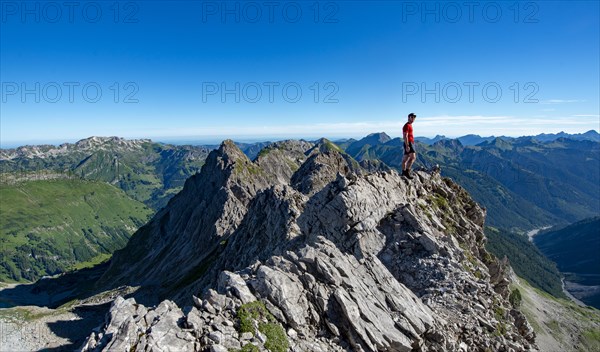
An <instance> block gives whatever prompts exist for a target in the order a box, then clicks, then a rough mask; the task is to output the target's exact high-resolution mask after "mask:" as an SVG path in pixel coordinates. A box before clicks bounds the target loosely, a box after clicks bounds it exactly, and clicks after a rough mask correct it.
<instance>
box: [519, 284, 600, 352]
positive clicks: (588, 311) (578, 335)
mask: <svg viewBox="0 0 600 352" xmlns="http://www.w3.org/2000/svg"><path fill="white" fill-rule="evenodd" d="M512 288H513V289H518V290H519V292H520V293H521V296H522V301H521V305H520V309H521V311H522V312H523V313H524V314H525V316H526V317H527V321H529V323H530V324H531V326H532V327H533V330H534V331H535V332H536V342H537V344H538V346H539V347H540V351H548V352H554V351H556V352H558V351H560V352H571V351H600V311H599V310H597V309H595V308H592V307H580V306H578V305H577V304H575V303H574V302H572V301H570V300H565V299H562V298H555V297H552V296H551V295H549V294H547V293H545V292H543V291H541V290H538V289H536V288H534V287H532V286H531V285H529V284H528V283H527V281H526V280H524V279H521V278H514V279H513V285H512Z"/></svg>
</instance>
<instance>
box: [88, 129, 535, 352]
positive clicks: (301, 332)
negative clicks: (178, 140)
mask: <svg viewBox="0 0 600 352" xmlns="http://www.w3.org/2000/svg"><path fill="white" fill-rule="evenodd" d="M269 148H270V149H269V150H267V151H265V152H261V154H259V156H258V157H257V159H256V160H255V161H254V162H250V160H248V159H247V158H246V157H245V156H244V155H243V153H242V152H241V151H239V150H238V149H237V147H235V145H233V143H231V142H229V141H226V142H224V143H223V145H222V146H221V148H219V150H217V151H214V152H213V153H211V154H210V156H209V157H208V159H207V162H206V164H205V166H204V168H203V169H202V172H201V173H200V174H198V175H195V176H194V177H192V178H190V179H189V180H188V181H187V183H186V186H185V188H184V190H183V191H182V192H181V193H180V194H179V195H177V196H176V197H175V198H174V199H173V200H172V201H171V202H170V203H169V205H168V206H167V207H166V208H165V209H163V210H162V211H161V212H160V213H159V214H157V215H156V217H155V218H154V219H153V220H152V221H151V222H150V223H149V224H148V225H146V226H145V227H144V228H142V229H140V231H139V232H138V233H137V234H136V235H134V237H133V238H132V240H131V242H130V243H129V245H128V246H127V247H126V248H125V249H124V250H123V251H121V252H119V253H117V254H116V255H115V258H114V260H113V263H112V264H111V267H110V268H109V270H108V271H107V272H106V273H105V274H104V276H103V278H102V282H103V283H105V284H108V283H110V284H128V285H131V284H133V283H138V284H142V285H143V286H146V289H148V287H152V289H153V290H155V291H158V293H159V296H161V297H163V298H167V299H169V300H166V301H163V302H162V303H160V305H158V307H156V308H146V307H144V306H142V305H138V304H136V302H135V301H134V300H133V299H129V300H123V299H117V300H116V301H115V303H114V304H113V307H112V308H111V311H110V313H109V315H108V317H107V323H106V325H105V326H104V327H103V328H102V329H101V330H100V332H98V333H92V335H91V336H90V338H89V339H88V340H87V341H86V344H85V345H84V348H83V350H85V351H89V350H102V349H106V350H113V349H119V350H129V349H132V348H133V349H137V350H146V349H153V350H169V348H171V349H176V350H190V351H194V350H196V351H198V350H207V351H208V350H212V351H221V350H223V351H226V350H227V349H239V348H241V347H242V346H243V345H245V344H247V343H253V344H255V345H256V346H258V348H259V350H264V348H265V346H266V345H265V343H267V344H268V341H266V339H265V338H264V336H261V333H260V332H257V331H255V334H254V335H252V334H250V335H248V334H247V333H246V334H243V333H241V332H239V326H238V325H237V324H238V322H237V319H236V314H237V312H238V311H239V310H240V307H241V306H242V304H246V303H249V302H253V301H256V300H260V301H262V302H264V304H265V306H266V308H267V309H268V311H269V312H270V313H271V314H272V315H273V316H274V318H275V319H276V320H277V322H278V323H279V324H281V325H282V326H283V327H284V329H285V331H287V339H288V340H289V349H290V350H293V351H461V350H463V351H466V350H469V351H485V350H493V351H509V350H511V349H512V350H514V351H521V350H526V349H536V347H535V345H534V344H533V342H534V341H533V339H534V336H533V334H532V330H531V328H530V327H529V325H528V324H527V321H526V320H525V319H524V317H523V316H522V314H521V313H520V312H519V311H517V310H514V309H512V307H511V306H510V304H509V303H508V302H507V300H506V298H507V296H508V289H507V285H508V281H507V279H506V276H505V275H504V269H505V266H504V265H503V264H502V263H499V262H497V261H496V260H495V259H494V258H492V257H491V256H490V255H489V254H488V253H487V252H486V251H485V249H484V246H483V244H484V240H485V239H484V235H483V231H482V227H483V223H484V218H485V212H484V210H482V209H481V208H480V207H479V206H478V205H477V204H476V203H475V202H474V201H473V200H472V199H471V198H470V196H469V195H468V194H467V193H466V192H465V191H464V190H463V189H462V188H460V187H459V186H458V185H456V184H454V183H453V182H452V181H450V180H449V179H444V178H442V177H440V175H439V170H436V171H431V172H425V171H417V172H415V175H416V177H415V179H414V180H412V181H410V182H408V180H407V179H406V178H402V177H400V176H399V175H398V174H397V173H396V172H388V171H378V172H371V173H369V172H367V171H366V170H365V169H363V168H362V167H361V166H360V165H359V164H358V163H357V162H356V161H355V160H353V159H352V158H350V157H349V156H348V155H345V154H343V153H341V152H340V151H339V150H338V149H336V148H335V146H334V145H332V144H331V143H330V142H328V141H326V140H321V141H319V142H318V143H317V144H316V145H311V144H308V143H305V142H293V141H288V142H285V143H281V144H279V145H277V144H275V145H272V146H270V147H269ZM195 296H201V297H203V299H198V298H196V297H195ZM173 301H174V302H176V303H178V304H180V305H181V306H185V307H184V308H183V309H180V308H179V307H178V306H177V305H176V304H175V303H174V302H173ZM192 304H193V305H192ZM167 342H168V343H167ZM169 346H171V347H169Z"/></svg>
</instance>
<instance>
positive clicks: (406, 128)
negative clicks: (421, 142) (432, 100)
mask: <svg viewBox="0 0 600 352" xmlns="http://www.w3.org/2000/svg"><path fill="white" fill-rule="evenodd" d="M405 133H408V141H409V142H411V143H414V142H415V137H414V136H413V129H412V123H409V122H407V123H405V124H404V127H402V137H404V134H405Z"/></svg>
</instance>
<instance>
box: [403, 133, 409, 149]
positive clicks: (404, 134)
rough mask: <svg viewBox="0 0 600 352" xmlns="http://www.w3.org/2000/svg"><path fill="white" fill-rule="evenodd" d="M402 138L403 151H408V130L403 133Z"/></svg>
mask: <svg viewBox="0 0 600 352" xmlns="http://www.w3.org/2000/svg"><path fill="white" fill-rule="evenodd" d="M402 138H403V139H404V150H406V151H408V130H407V131H404V133H403V135H402Z"/></svg>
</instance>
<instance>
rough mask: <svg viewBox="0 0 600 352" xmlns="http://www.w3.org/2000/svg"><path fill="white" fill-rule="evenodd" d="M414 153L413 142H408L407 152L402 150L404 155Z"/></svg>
mask: <svg viewBox="0 0 600 352" xmlns="http://www.w3.org/2000/svg"><path fill="white" fill-rule="evenodd" d="M414 153H416V151H415V144H414V143H413V142H408V151H406V148H404V155H408V154H414Z"/></svg>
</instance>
